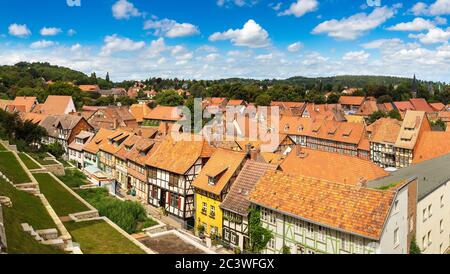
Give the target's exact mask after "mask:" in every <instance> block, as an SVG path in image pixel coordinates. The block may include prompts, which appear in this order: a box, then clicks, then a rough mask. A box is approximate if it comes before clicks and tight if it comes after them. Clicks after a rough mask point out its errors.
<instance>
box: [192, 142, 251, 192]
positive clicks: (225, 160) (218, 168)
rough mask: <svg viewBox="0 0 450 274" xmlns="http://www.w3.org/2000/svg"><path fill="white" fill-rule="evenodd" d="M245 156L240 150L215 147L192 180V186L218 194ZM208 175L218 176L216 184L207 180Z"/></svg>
mask: <svg viewBox="0 0 450 274" xmlns="http://www.w3.org/2000/svg"><path fill="white" fill-rule="evenodd" d="M245 157H246V154H245V153H242V152H236V151H231V150H225V149H217V150H216V151H215V152H214V154H213V155H212V156H211V158H210V159H209V160H208V162H207V163H206V165H205V166H204V167H203V168H202V171H201V172H200V174H199V175H198V176H197V178H196V179H195V180H194V182H193V186H194V187H195V188H198V189H201V190H204V191H207V192H210V193H213V194H215V195H220V194H221V193H222V191H223V188H224V187H225V186H226V185H227V184H228V183H229V181H230V179H231V178H232V176H233V175H234V174H235V173H236V171H237V170H238V168H239V167H240V166H241V165H242V162H243V161H244V159H245ZM222 173H223V174H222ZM210 176H211V177H216V176H220V177H219V178H218V181H217V182H216V184H214V185H211V184H209V181H208V179H209V177H210Z"/></svg>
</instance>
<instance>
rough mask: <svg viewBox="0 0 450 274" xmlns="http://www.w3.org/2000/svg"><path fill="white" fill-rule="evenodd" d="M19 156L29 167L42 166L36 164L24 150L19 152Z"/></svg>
mask: <svg viewBox="0 0 450 274" xmlns="http://www.w3.org/2000/svg"><path fill="white" fill-rule="evenodd" d="M19 157H20V159H21V160H22V162H23V163H24V164H25V165H26V166H27V168H28V169H39V168H41V167H40V166H39V165H38V164H36V163H35V162H34V161H33V160H31V158H30V157H29V156H28V155H26V154H25V153H23V152H20V153H19Z"/></svg>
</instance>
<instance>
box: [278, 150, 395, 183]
mask: <svg viewBox="0 0 450 274" xmlns="http://www.w3.org/2000/svg"><path fill="white" fill-rule="evenodd" d="M281 169H282V170H283V171H284V172H286V173H288V174H292V175H298V176H303V177H311V178H317V179H321V180H328V181H333V182H339V183H344V184H349V185H358V184H359V183H361V182H362V181H364V180H366V181H367V180H374V179H376V178H380V177H384V176H388V175H389V173H387V172H386V171H384V170H383V169H382V168H380V167H378V166H377V165H375V164H374V163H372V162H370V161H368V160H363V159H360V158H358V157H353V156H348V155H342V154H337V153H331V152H326V151H320V150H313V149H308V148H301V150H300V153H299V147H297V148H295V149H293V150H292V152H291V153H290V154H289V155H288V157H287V158H286V159H285V160H284V161H283V163H281Z"/></svg>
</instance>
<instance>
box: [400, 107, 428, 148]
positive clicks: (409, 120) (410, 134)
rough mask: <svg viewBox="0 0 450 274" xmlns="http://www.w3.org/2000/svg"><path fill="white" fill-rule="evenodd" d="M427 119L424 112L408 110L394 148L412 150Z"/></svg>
mask: <svg viewBox="0 0 450 274" xmlns="http://www.w3.org/2000/svg"><path fill="white" fill-rule="evenodd" d="M425 119H427V118H426V116H425V112H424V111H413V110H409V111H407V112H406V114H405V118H404V119H403V123H402V127H401V129H400V132H399V135H398V137H397V141H396V142H395V146H396V147H399V148H405V149H413V148H414V147H415V146H416V142H417V139H418V138H419V134H420V130H421V127H422V124H423V123H424V120H425Z"/></svg>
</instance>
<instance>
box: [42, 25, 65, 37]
mask: <svg viewBox="0 0 450 274" xmlns="http://www.w3.org/2000/svg"><path fill="white" fill-rule="evenodd" d="M61 32H62V29H60V28H47V27H43V28H42V29H41V31H40V33H41V35H42V36H55V35H57V34H59V33H61Z"/></svg>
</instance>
